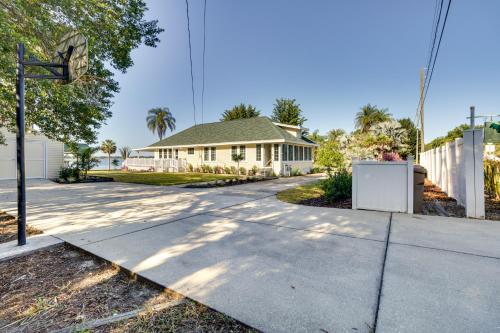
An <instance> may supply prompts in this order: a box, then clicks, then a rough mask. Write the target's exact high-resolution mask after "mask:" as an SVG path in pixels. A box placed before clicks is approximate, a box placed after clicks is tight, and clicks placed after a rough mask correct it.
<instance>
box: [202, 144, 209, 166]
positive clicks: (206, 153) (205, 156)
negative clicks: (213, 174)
mask: <svg viewBox="0 0 500 333" xmlns="http://www.w3.org/2000/svg"><path fill="white" fill-rule="evenodd" d="M203 160H204V161H207V162H208V161H210V148H209V147H203Z"/></svg>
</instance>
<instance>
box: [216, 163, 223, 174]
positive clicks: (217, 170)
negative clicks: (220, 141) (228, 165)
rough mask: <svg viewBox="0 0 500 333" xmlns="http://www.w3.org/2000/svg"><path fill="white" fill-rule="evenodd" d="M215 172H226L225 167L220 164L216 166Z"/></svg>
mask: <svg viewBox="0 0 500 333" xmlns="http://www.w3.org/2000/svg"><path fill="white" fill-rule="evenodd" d="M214 173H216V174H219V175H220V174H222V173H224V169H223V168H222V167H221V166H220V165H217V166H215V167H214Z"/></svg>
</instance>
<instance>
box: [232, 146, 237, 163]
mask: <svg viewBox="0 0 500 333" xmlns="http://www.w3.org/2000/svg"><path fill="white" fill-rule="evenodd" d="M237 154H238V147H236V146H232V147H231V160H233V161H234V159H233V155H237Z"/></svg>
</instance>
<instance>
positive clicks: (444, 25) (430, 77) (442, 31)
mask: <svg viewBox="0 0 500 333" xmlns="http://www.w3.org/2000/svg"><path fill="white" fill-rule="evenodd" d="M450 5H451V0H449V1H448V7H447V8H446V14H445V16H444V21H443V28H442V29H441V35H440V36H439V42H438V46H437V49H436V55H435V56H434V62H433V63H432V69H431V74H430V76H429V81H428V82H427V86H426V87H425V95H424V101H425V99H426V98H427V92H428V91H429V86H430V85H431V80H432V74H433V73H434V66H435V65H436V60H437V57H438V53H439V48H440V47H441V40H442V39H443V33H444V28H445V27H446V21H447V20H448V13H449V11H450Z"/></svg>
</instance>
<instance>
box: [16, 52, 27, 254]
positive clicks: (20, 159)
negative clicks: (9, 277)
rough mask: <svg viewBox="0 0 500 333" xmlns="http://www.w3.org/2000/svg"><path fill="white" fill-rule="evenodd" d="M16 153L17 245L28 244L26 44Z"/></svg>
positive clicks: (18, 88) (18, 79)
mask: <svg viewBox="0 0 500 333" xmlns="http://www.w3.org/2000/svg"><path fill="white" fill-rule="evenodd" d="M16 67H17V68H16V69H17V71H16V74H17V75H16V101H17V103H16V127H17V132H16V145H17V147H16V151H17V154H16V155H17V245H19V246H22V245H25V244H26V174H25V172H26V170H25V164H24V131H25V124H24V44H23V43H19V44H17V66H16Z"/></svg>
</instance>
